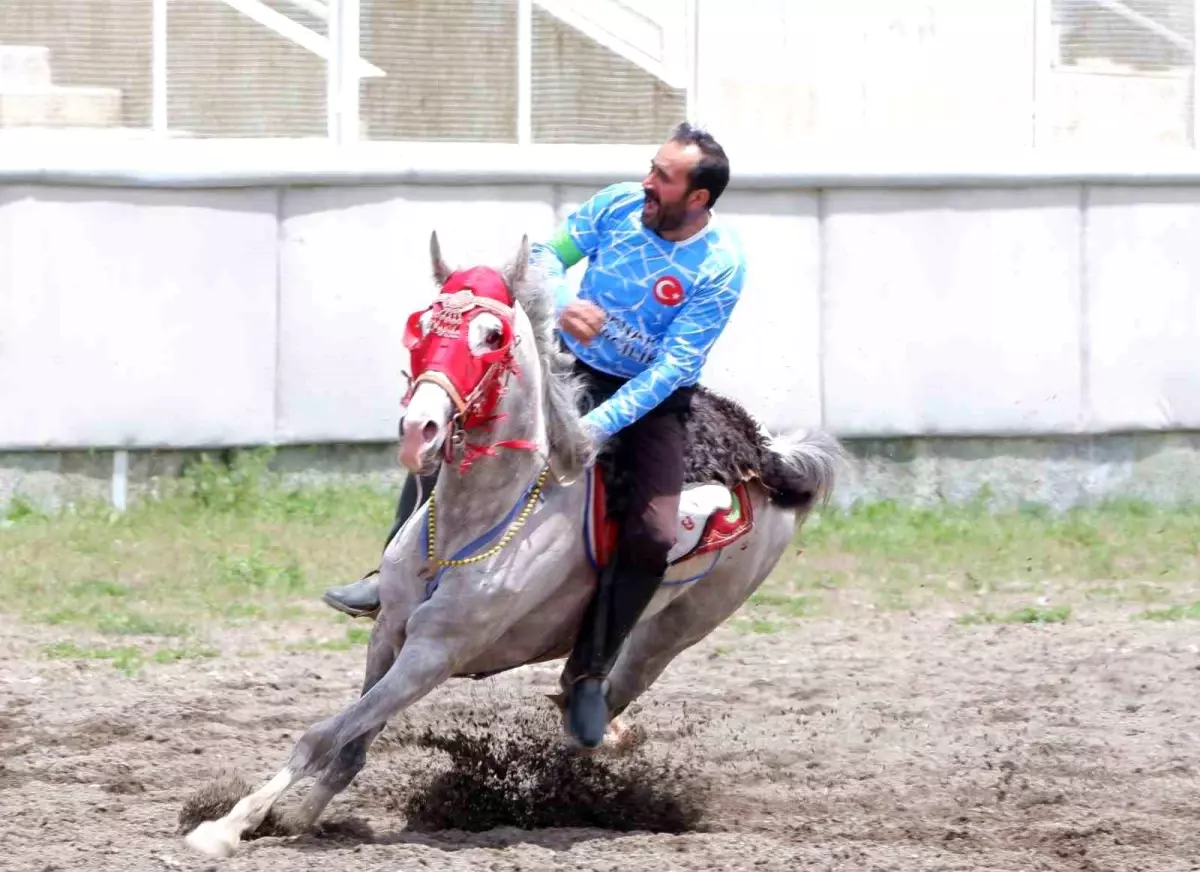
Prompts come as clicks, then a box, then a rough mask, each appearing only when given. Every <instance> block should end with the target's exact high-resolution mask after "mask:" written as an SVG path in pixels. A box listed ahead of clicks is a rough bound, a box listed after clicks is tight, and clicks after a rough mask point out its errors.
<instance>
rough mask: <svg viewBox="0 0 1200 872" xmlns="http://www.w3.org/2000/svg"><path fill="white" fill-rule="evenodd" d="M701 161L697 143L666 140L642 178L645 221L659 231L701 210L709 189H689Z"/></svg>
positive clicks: (646, 224) (673, 225)
mask: <svg viewBox="0 0 1200 872" xmlns="http://www.w3.org/2000/svg"><path fill="white" fill-rule="evenodd" d="M699 160H700V149H699V148H698V147H697V146H695V145H688V144H683V143H678V142H667V143H665V144H664V145H663V146H662V148H660V149H659V150H658V153H657V154H656V155H654V160H652V161H651V162H650V172H649V173H647V174H646V178H645V179H643V180H642V190H643V191H644V192H645V194H646V201H645V203H644V204H643V206H642V224H643V225H645V226H646V227H647V228H649V229H651V230H656V231H658V232H660V233H661V232H664V231H666V232H670V231H672V230H675V229H676V228H678V227H681V226H682V225H683V224H685V223H686V222H687V221H689V220H690V219H692V218H694V217H695V216H696V215H697V214H698V213H699V212H701V211H702V210H703V209H704V207H705V205H706V203H707V202H708V192H707V191H691V192H689V191H688V178H689V174H690V173H691V171H692V167H694V166H695V165H696V164H697V162H699Z"/></svg>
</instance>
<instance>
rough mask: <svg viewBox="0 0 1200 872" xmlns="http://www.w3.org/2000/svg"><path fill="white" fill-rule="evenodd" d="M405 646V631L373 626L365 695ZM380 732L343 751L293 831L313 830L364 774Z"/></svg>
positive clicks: (291, 823)
mask: <svg viewBox="0 0 1200 872" xmlns="http://www.w3.org/2000/svg"><path fill="white" fill-rule="evenodd" d="M397 636H398V637H399V640H398V642H397V641H395V640H396V637H397ZM403 646H404V632H403V629H402V628H401V629H400V630H399V631H398V632H396V633H388V632H387V631H386V630H385V629H384V625H383V624H382V623H380V622H378V621H377V622H376V623H375V624H374V626H373V628H372V630H371V639H370V642H369V643H368V649H367V668H366V673H365V675H364V676H363V685H362V694H366V693H367V692H368V691H370V690H371V688H372V687H374V686H375V685H376V684H377V683H378V682H379V680H380V679H382V678H383V676H384V675H386V674H387V671H388V670H389V669H390V668H391V667H392V664H393V663H394V662H395V661H396V656H397V653H398V652H399V651H400V650H403ZM381 732H383V726H382V725H381V726H380V727H378V728H377V729H374V730H371V731H370V732H367V733H364V734H363V735H361V736H359V737H358V738H357V739H354V740H352V741H351V742H349V743H348V744H347V745H345V746H344V747H343V748H342V750H341V752H340V753H339V754H337V755H336V756H335V757H334V759H333V761H332V762H331V763H330V764H329V765H328V766H326V767H325V769H324V770H323V771H322V772H321V774H320V775H319V776H318V777H317V780H316V783H315V784H313V786H312V788H311V789H310V790H309V791H308V794H307V795H306V796H305V797H304V801H303V802H302V803H301V804H300V807H299V808H298V809H297V810H296V812H295V814H294V816H293V817H292V818H291V819H290V820H289V821H288V829H289V830H290V831H292V832H297V833H299V832H304V831H306V830H309V829H312V827H313V825H314V824H315V823H316V822H317V819H318V818H320V817H321V815H322V814H323V813H324V811H325V808H326V806H328V805H329V803H330V802H331V801H332V800H333V798H334V797H335V796H337V795H338V794H339V793H341V792H342V791H343V790H345V789H346V788H347V787H349V786H350V783H351V782H352V781H354V778H355V776H357V775H358V773H359V772H361V771H362V768H363V766H365V765H366V762H367V749H368V748H370V746H371V743H372V742H374V741H375V739H376V737H378V736H379V734H380V733H381Z"/></svg>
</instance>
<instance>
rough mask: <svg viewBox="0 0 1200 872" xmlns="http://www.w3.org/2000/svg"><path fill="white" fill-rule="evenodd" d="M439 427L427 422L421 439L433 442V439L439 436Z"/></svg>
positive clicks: (422, 429)
mask: <svg viewBox="0 0 1200 872" xmlns="http://www.w3.org/2000/svg"><path fill="white" fill-rule="evenodd" d="M437 431H438V426H437V424H435V423H433V422H432V421H426V422H425V426H424V427H422V428H421V438H422V439H424V440H425V441H426V442H432V441H433V437H434V436H436V435H437Z"/></svg>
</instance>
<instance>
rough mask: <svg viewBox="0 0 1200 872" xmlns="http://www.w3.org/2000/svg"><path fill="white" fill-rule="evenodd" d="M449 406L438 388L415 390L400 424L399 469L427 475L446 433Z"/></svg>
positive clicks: (448, 402) (448, 398)
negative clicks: (400, 467)
mask: <svg viewBox="0 0 1200 872" xmlns="http://www.w3.org/2000/svg"><path fill="white" fill-rule="evenodd" d="M453 410H454V407H453V404H452V403H451V401H450V397H449V395H448V394H447V393H446V392H445V391H444V390H443V389H442V388H440V387H439V386H438V385H436V384H432V383H424V384H420V385H418V386H417V390H416V391H415V392H414V393H413V397H412V401H411V402H410V403H409V405H408V409H407V410H406V411H405V414H404V418H403V420H402V421H401V422H400V450H399V452H398V455H397V457H398V459H399V461H400V465H401V466H403V467H404V468H405V469H407V470H409V471H410V472H413V473H416V474H418V475H424V474H426V473H428V472H429V471H431V468H432V466H433V460H434V456H435V455H436V454H437V452H438V451H439V450H441V448H442V446H443V444H444V443H445V441H446V436H447V432H448V431H449V429H450V421H451V418H452V416H453Z"/></svg>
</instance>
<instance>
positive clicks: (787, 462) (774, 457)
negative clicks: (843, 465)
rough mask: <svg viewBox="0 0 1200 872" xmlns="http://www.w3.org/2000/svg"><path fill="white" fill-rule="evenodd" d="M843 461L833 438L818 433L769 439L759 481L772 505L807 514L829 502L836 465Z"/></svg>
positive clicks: (803, 432)
mask: <svg viewBox="0 0 1200 872" xmlns="http://www.w3.org/2000/svg"><path fill="white" fill-rule="evenodd" d="M845 457H846V454H845V450H844V449H843V448H842V446H841V444H840V443H839V442H838V440H837V439H836V438H834V437H833V436H832V435H830V434H829V433H825V432H823V431H821V430H814V431H807V432H806V431H803V430H801V431H793V432H791V433H783V434H780V435H777V436H771V435H768V437H767V441H766V444H765V446H764V451H763V455H762V481H763V484H765V485H766V486H767V488H768V489H769V491H770V499H771V502H772V503H774V504H775V505H777V506H780V507H782V508H785V509H800V510H802V511H808V510H809V509H811V508H813V506H815V505H816V504H817V503H821V504H822V505H824V504H826V503H828V502H829V498H830V497H831V496H832V495H833V486H834V483H835V481H836V479H837V466H838V463H839V462H841V461H842V460H844V459H845Z"/></svg>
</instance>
